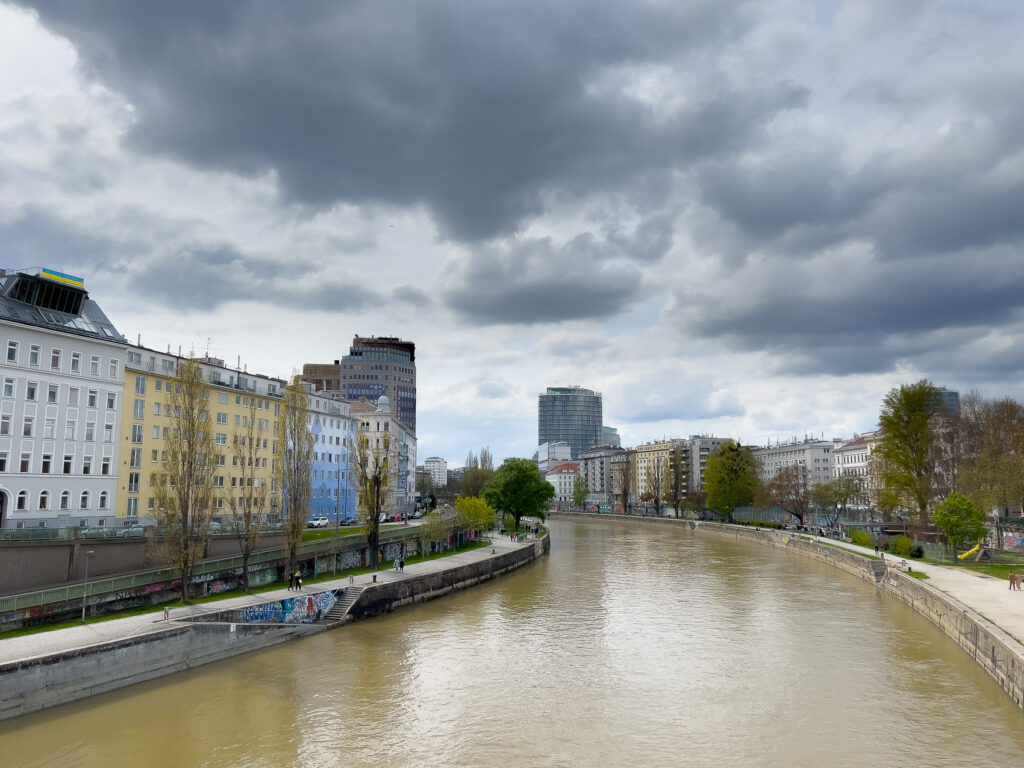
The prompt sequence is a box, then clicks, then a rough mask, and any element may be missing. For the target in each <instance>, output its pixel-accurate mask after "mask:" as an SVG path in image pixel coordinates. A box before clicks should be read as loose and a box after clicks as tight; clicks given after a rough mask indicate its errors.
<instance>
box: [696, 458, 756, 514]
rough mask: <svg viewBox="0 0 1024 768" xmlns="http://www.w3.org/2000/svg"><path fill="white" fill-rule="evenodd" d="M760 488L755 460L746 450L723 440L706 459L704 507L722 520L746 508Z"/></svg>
mask: <svg viewBox="0 0 1024 768" xmlns="http://www.w3.org/2000/svg"><path fill="white" fill-rule="evenodd" d="M759 487H760V481H759V480H758V478H757V460H756V459H755V458H754V454H753V452H752V451H751V450H750V448H749V447H747V446H745V445H740V444H739V443H734V442H733V441H732V440H726V441H725V442H724V443H722V444H721V445H720V446H719V447H718V449H717V450H716V451H714V452H713V453H712V454H711V455H709V456H708V462H707V467H706V468H705V470H704V490H705V491H706V492H707V495H708V499H707V505H708V507H709V508H711V509H713V510H715V511H716V512H718V513H719V514H720V515H721V516H722V517H724V518H725V519H726V520H730V519H731V518H732V511H733V510H734V509H735V508H736V507H742V506H745V505H747V504H750V503H751V502H752V501H753V500H754V496H755V495H756V493H757V490H758V488H759Z"/></svg>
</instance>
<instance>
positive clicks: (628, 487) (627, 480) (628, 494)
mask: <svg viewBox="0 0 1024 768" xmlns="http://www.w3.org/2000/svg"><path fill="white" fill-rule="evenodd" d="M621 458H622V461H617V462H615V463H614V464H613V465H612V476H613V482H614V483H615V488H616V491H615V494H616V495H617V496H618V497H619V503H620V504H622V514H624V515H628V514H629V502H630V500H631V498H632V496H633V463H634V460H635V458H636V455H635V454H634V453H632V452H629V453H626V454H624V455H623V456H622V457H621Z"/></svg>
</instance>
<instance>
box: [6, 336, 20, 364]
mask: <svg viewBox="0 0 1024 768" xmlns="http://www.w3.org/2000/svg"><path fill="white" fill-rule="evenodd" d="M7 362H8V363H17V362H18V342H16V341H8V342H7Z"/></svg>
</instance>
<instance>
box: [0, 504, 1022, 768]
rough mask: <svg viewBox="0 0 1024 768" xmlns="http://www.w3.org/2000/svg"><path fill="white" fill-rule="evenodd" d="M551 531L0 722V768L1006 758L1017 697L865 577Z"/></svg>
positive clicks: (927, 762)
mask: <svg viewBox="0 0 1024 768" xmlns="http://www.w3.org/2000/svg"><path fill="white" fill-rule="evenodd" d="M551 530H552V535H553V537H554V539H553V540H554V545H553V547H552V551H551V555H550V557H547V558H544V559H542V560H541V561H540V562H538V563H536V564H533V565H531V566H528V567H527V568H525V569H523V570H521V571H519V572H517V573H514V574H512V575H510V576H507V577H504V578H502V579H499V580H498V581H496V582H493V583H491V584H487V585H484V586H481V587H478V588H476V589H473V590H470V591H468V592H465V593H462V594H459V595H456V596H452V597H449V598H445V599H442V600H437V601H434V602H432V603H428V604H426V605H423V606H419V607H416V608H412V609H407V610H404V611H400V612H398V613H396V614H392V615H390V616H387V617H382V618H379V619H373V620H370V621H367V622H363V623H361V624H356V625H353V626H351V627H348V628H346V629H343V630H341V631H337V632H329V633H326V634H324V635H321V636H319V637H316V638H311V639H308V640H303V641H299V642H296V643H291V644H288V645H286V646H282V647H279V648H276V649H272V650H269V651H266V652H262V653H258V654H255V655H250V656H246V657H243V658H240V659H235V660H232V661H227V662H222V663H220V664H215V665H213V666H210V667H205V668H202V669H198V670H195V671H193V672H189V673H185V674H182V675H179V676H176V677H172V678H165V679H163V680H158V681H154V682H152V683H147V684H144V685H140V686H135V687H133V688H129V689H126V690H124V691H120V692H117V693H113V694H107V695H104V696H99V697H96V698H93V699H90V700H87V701H83V702H77V703H73V704H69V705H67V706H65V707H61V708H59V709H55V710H51V711H49V712H43V713H39V714H36V715H30V716H27V717H25V718H22V719H20V720H17V721H14V722H7V723H0V765H2V766H5V767H6V766H10V767H11V768H13V767H14V766H61V768H71V767H72V766H73V767H75V768H77V767H79V766H160V767H162V766H174V767H175V768H179V767H181V766H254V767H255V766H260V767H263V766H265V767H266V768H285V767H286V766H371V765H372V766H385V767H386V768H402V767H404V766H416V767H417V768H421V767H422V766H509V765H517V766H588V767H589V766H680V765H685V766H716V767H718V766H758V767H761V768H763V767H767V768H774V767H776V766H778V767H779V768H782V767H783V766H784V767H785V768H794V767H800V766H808V767H810V766H814V767H815V768H818V767H820V766H866V765H885V766H899V767H900V768H912V767H913V766H995V767H998V768H1003V767H1004V766H1019V765H1024V715H1022V714H1021V713H1020V712H1018V711H1017V709H1016V708H1015V707H1014V706H1013V705H1012V703H1011V702H1010V701H1009V699H1008V698H1007V697H1006V696H1005V694H1003V693H1002V691H1000V690H999V689H998V688H997V687H996V685H995V683H994V682H992V681H991V680H990V679H989V678H988V677H987V676H986V675H985V673H984V672H982V671H981V669H980V668H979V667H977V666H976V665H975V664H974V663H973V662H972V661H971V660H970V659H969V658H968V657H967V655H966V654H964V653H963V652H962V651H960V650H959V649H958V648H957V647H956V646H955V645H954V644H953V643H952V642H951V641H949V640H948V639H946V638H945V637H944V636H943V635H942V634H941V633H939V631H938V630H936V629H934V628H933V627H932V626H931V625H930V624H928V623H927V622H926V621H924V620H923V619H921V618H920V617H918V616H917V615H916V614H914V613H913V612H912V611H910V609H908V608H906V607H905V606H903V605H901V604H899V603H897V602H895V601H894V600H892V599H889V598H887V597H885V596H884V595H881V594H879V593H878V592H877V591H876V590H875V589H874V588H873V587H871V586H869V585H867V584H864V583H862V582H860V581H858V580H856V579H854V578H852V577H849V576H846V575H845V574H843V573H841V572H839V571H836V570H833V569H831V568H828V567H827V566H824V565H820V564H818V563H815V562H813V561H810V560H805V559H803V558H798V557H794V556H792V555H786V554H785V553H780V552H775V551H773V550H770V549H767V548H762V547H759V546H757V545H752V544H746V543H741V542H734V541H731V540H728V539H723V538H718V537H714V536H708V535H705V536H701V535H699V534H693V533H691V532H688V531H681V530H674V529H671V530H666V529H665V528H664V527H655V526H652V525H637V524H622V523H614V522H599V523H579V524H576V523H569V522H562V521H556V522H554V523H553V524H552V525H551Z"/></svg>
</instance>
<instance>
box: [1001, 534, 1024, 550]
mask: <svg viewBox="0 0 1024 768" xmlns="http://www.w3.org/2000/svg"><path fill="white" fill-rule="evenodd" d="M1003 549H1024V531H1003Z"/></svg>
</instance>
